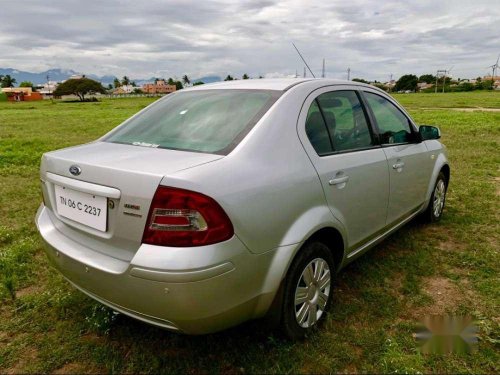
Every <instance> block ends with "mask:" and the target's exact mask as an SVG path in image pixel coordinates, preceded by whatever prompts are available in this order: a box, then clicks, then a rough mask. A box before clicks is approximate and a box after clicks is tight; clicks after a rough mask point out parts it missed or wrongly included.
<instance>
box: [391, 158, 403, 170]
mask: <svg viewBox="0 0 500 375" xmlns="http://www.w3.org/2000/svg"><path fill="white" fill-rule="evenodd" d="M404 166H405V163H404V162H402V161H400V162H399V163H395V164H393V165H392V169H395V170H397V171H398V172H401V169H403V167H404Z"/></svg>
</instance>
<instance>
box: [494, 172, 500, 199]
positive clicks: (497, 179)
mask: <svg viewBox="0 0 500 375" xmlns="http://www.w3.org/2000/svg"><path fill="white" fill-rule="evenodd" d="M493 181H494V182H495V186H496V193H497V197H499V196H500V177H494V178H493Z"/></svg>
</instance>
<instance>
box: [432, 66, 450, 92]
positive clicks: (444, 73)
mask: <svg viewBox="0 0 500 375" xmlns="http://www.w3.org/2000/svg"><path fill="white" fill-rule="evenodd" d="M450 70H451V69H450ZM447 72H448V71H447V70H446V69H441V70H438V71H437V72H436V89H435V92H436V94H437V90H438V77H439V74H441V76H442V77H443V93H444V85H445V83H446V73H447Z"/></svg>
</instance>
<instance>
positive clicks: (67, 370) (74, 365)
mask: <svg viewBox="0 0 500 375" xmlns="http://www.w3.org/2000/svg"><path fill="white" fill-rule="evenodd" d="M106 372H107V371H106V370H105V369H98V368H94V367H90V368H89V367H88V366H86V365H85V364H83V363H79V362H70V363H66V364H65V365H64V366H63V367H61V368H58V369H57V370H55V371H53V372H52V373H53V374H83V373H85V374H104V373H106Z"/></svg>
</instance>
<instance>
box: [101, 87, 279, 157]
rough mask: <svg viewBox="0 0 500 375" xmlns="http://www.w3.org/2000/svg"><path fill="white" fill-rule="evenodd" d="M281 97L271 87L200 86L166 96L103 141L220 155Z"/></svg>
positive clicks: (241, 137)
mask: <svg viewBox="0 0 500 375" xmlns="http://www.w3.org/2000/svg"><path fill="white" fill-rule="evenodd" d="M280 95H281V92H280V91H271V90H203V91H192V92H189V91H187V92H179V93H177V94H171V96H169V97H168V98H166V99H164V100H162V101H159V102H158V103H155V104H154V105H153V106H152V107H151V108H149V109H147V110H146V111H144V112H143V113H141V114H140V115H139V116H137V117H135V118H133V119H131V120H129V121H128V122H127V123H125V124H124V125H123V126H121V127H119V128H118V129H117V130H115V131H114V132H112V133H110V134H109V135H108V136H107V137H106V138H105V139H104V140H105V141H106V142H114V143H125V144H133V145H138V146H148V147H159V148H168V149H175V150H186V151H195V152H206V153H216V154H224V155H225V154H227V153H229V152H230V151H231V150H232V149H233V148H234V147H235V146H236V145H237V144H238V143H239V142H240V141H241V140H242V139H243V138H244V136H245V135H246V134H247V133H248V132H249V131H250V129H251V128H252V127H253V126H254V125H255V124H256V123H257V121H259V119H260V118H261V117H262V116H263V115H264V113H265V112H266V111H267V110H268V109H269V108H270V107H271V105H272V104H273V103H274V102H275V101H276V100H277V99H278V97H279V96H280Z"/></svg>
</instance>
